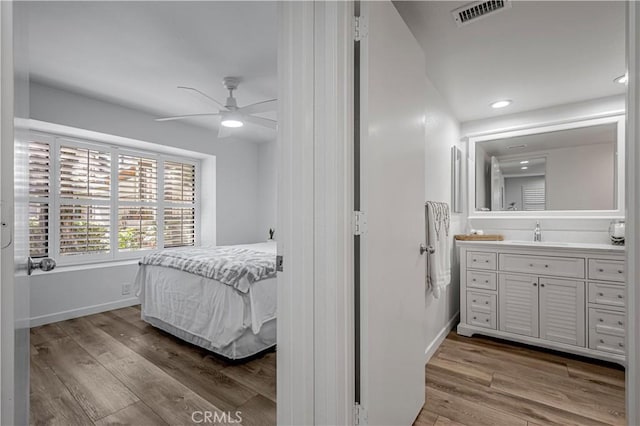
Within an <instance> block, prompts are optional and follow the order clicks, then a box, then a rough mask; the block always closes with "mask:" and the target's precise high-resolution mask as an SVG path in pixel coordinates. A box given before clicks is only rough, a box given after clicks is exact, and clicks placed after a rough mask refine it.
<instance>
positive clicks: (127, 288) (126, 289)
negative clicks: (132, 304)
mask: <svg viewBox="0 0 640 426" xmlns="http://www.w3.org/2000/svg"><path fill="white" fill-rule="evenodd" d="M127 294H131V283H124V284H122V295H123V296H126V295H127Z"/></svg>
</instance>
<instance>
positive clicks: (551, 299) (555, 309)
mask: <svg viewBox="0 0 640 426" xmlns="http://www.w3.org/2000/svg"><path fill="white" fill-rule="evenodd" d="M584 303H585V286H584V282H583V281H568V280H557V279H552V278H540V338H542V339H545V340H550V341H552V342H559V343H566V344H568V345H575V346H584V345H585V304H584Z"/></svg>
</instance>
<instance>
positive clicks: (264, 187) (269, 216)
mask: <svg viewBox="0 0 640 426" xmlns="http://www.w3.org/2000/svg"><path fill="white" fill-rule="evenodd" d="M277 149H278V147H277V143H276V142H275V141H273V142H269V143H262V144H260V146H259V149H258V180H259V185H258V206H259V210H258V211H259V215H258V234H259V235H260V238H264V239H267V238H268V237H269V228H274V229H275V230H276V234H275V238H276V239H277V238H278V229H277V227H276V213H277V201H278V200H277V189H278V164H277V163H278V160H277V156H278V152H277Z"/></svg>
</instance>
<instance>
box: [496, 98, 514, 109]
mask: <svg viewBox="0 0 640 426" xmlns="http://www.w3.org/2000/svg"><path fill="white" fill-rule="evenodd" d="M512 103H513V101H511V100H509V99H504V100H501V101H495V102H493V103H492V104H491V108H495V109H498V108H504V107H508V106H509V105H511V104H512Z"/></svg>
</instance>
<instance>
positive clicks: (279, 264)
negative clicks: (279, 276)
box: [276, 254, 284, 272]
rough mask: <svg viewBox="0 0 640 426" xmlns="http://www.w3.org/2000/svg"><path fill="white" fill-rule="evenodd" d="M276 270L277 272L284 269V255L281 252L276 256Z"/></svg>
mask: <svg viewBox="0 0 640 426" xmlns="http://www.w3.org/2000/svg"><path fill="white" fill-rule="evenodd" d="M276 271H277V272H283V271H284V257H283V256H282V255H281V254H279V255H277V256H276Z"/></svg>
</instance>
